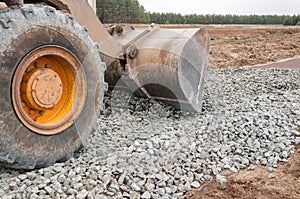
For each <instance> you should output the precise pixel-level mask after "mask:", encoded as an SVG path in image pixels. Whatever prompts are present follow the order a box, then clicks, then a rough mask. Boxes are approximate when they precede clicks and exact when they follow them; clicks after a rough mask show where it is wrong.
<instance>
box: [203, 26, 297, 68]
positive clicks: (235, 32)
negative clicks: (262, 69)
mask: <svg viewBox="0 0 300 199" xmlns="http://www.w3.org/2000/svg"><path fill="white" fill-rule="evenodd" d="M207 29H208V32H209V34H210V36H211V37H212V41H211V52H210V55H211V62H212V64H213V66H214V67H217V68H220V67H221V68H224V67H231V66H248V65H257V64H265V63H271V62H275V61H279V60H282V59H288V58H292V57H299V56H300V27H299V26H298V27H297V26H295V27H290V26H289V27H284V26H207Z"/></svg>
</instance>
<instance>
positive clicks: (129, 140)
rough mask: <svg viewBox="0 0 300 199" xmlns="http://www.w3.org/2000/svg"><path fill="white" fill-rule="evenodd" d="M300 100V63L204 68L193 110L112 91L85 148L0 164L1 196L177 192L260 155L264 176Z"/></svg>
mask: <svg viewBox="0 0 300 199" xmlns="http://www.w3.org/2000/svg"><path fill="white" fill-rule="evenodd" d="M299 99H300V71H291V70H277V69H276V70H275V69H269V70H261V69H241V68H237V69H226V70H212V71H209V74H208V80H207V83H206V87H205V95H204V101H203V111H202V113H197V114H196V113H182V112H178V111H174V110H173V109H172V108H171V107H168V106H166V105H163V104H160V103H157V102H155V101H153V100H149V99H139V98H136V97H132V98H131V100H130V101H129V102H128V96H127V94H126V93H122V92H116V93H113V94H112V93H110V94H108V95H107V96H106V105H107V108H106V110H105V111H104V112H103V114H102V116H101V118H99V119H98V123H97V125H96V126H95V130H94V133H93V136H92V137H91V139H90V141H89V142H88V144H87V146H86V148H85V149H83V150H82V151H80V152H78V153H76V154H75V156H74V157H73V158H71V159H70V160H68V161H66V162H64V163H57V164H55V165H54V166H51V167H48V168H43V169H39V170H34V171H30V172H25V171H24V172H20V171H12V170H6V169H0V198H2V197H4V198H5V197H6V198H54V197H56V198H183V196H184V194H185V193H186V192H187V191H188V190H190V189H193V188H198V187H199V186H201V184H202V182H203V181H205V180H213V179H215V180H217V181H218V182H219V183H226V178H225V177H224V176H222V175H221V174H220V172H221V171H222V170H224V169H230V170H231V171H232V172H237V171H238V170H240V169H243V168H247V169H248V170H255V165H256V164H261V165H265V166H267V167H266V175H267V172H268V171H267V169H268V168H269V170H270V168H276V167H277V164H278V163H279V162H286V161H288V160H287V158H288V157H289V155H290V154H292V153H294V152H295V149H294V146H293V145H292V144H293V143H294V142H298V143H300V139H299V137H298V138H295V136H296V135H299V132H298V131H297V130H298V129H299V126H300V103H299ZM127 102H128V103H127ZM124 104H125V105H124ZM126 104H127V106H126ZM268 177H269V178H270V179H271V178H274V177H275V176H274V175H273V174H269V176H268Z"/></svg>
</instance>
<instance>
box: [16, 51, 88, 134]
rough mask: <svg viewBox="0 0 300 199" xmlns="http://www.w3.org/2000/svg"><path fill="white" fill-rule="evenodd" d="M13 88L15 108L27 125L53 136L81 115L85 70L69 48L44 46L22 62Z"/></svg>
mask: <svg viewBox="0 0 300 199" xmlns="http://www.w3.org/2000/svg"><path fill="white" fill-rule="evenodd" d="M12 90H13V92H12V100H13V105H14V109H15V111H16V114H17V115H18V117H19V119H20V120H21V121H22V122H23V124H24V125H25V126H26V127H28V128H29V129H30V130H32V131H34V132H35V133H38V134H43V135H53V134H57V133H60V132H62V131H64V130H65V129H67V128H68V127H70V126H71V125H72V124H73V123H74V121H75V120H76V118H77V117H78V116H79V115H80V113H81V111H82V109H83V106H84V103H85V98H86V79H85V73H84V70H83V67H82V65H81V63H80V62H79V61H78V59H77V58H76V57H75V55H73V54H72V53H71V52H70V51H68V50H67V49H64V48H62V47H59V46H43V47H40V48H38V49H36V50H34V51H32V52H30V53H29V54H28V55H26V56H25V57H24V58H23V60H22V61H21V62H20V64H19V66H18V68H17V69H16V72H15V75H14V78H13V88H12Z"/></svg>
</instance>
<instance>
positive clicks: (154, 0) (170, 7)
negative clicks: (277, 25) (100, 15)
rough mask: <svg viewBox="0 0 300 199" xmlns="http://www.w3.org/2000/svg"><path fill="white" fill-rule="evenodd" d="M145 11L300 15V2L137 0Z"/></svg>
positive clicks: (276, 0) (278, 0) (281, 0)
mask: <svg viewBox="0 0 300 199" xmlns="http://www.w3.org/2000/svg"><path fill="white" fill-rule="evenodd" d="M138 1H139V2H140V4H141V5H143V6H144V8H145V9H146V11H150V12H173V13H180V14H238V15H241V14H246V15H249V14H258V15H268V14H277V15H284V14H286V15H294V14H296V15H297V14H300V0H138Z"/></svg>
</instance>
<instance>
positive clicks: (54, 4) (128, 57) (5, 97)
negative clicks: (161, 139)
mask: <svg viewBox="0 0 300 199" xmlns="http://www.w3.org/2000/svg"><path fill="white" fill-rule="evenodd" d="M95 10H96V5H95V0H89V1H87V0H76V1H75V0H24V1H23V0H5V1H3V0H2V1H1V0H0V39H1V41H0V165H2V166H4V167H9V168H16V169H34V168H38V167H45V166H48V165H51V164H54V163H55V162H57V161H61V160H64V159H68V158H70V157H72V155H73V153H74V152H75V151H76V150H77V149H78V148H79V147H80V146H81V145H82V144H84V143H85V142H86V141H87V139H88V136H89V134H90V132H91V131H92V128H93V125H94V123H95V121H96V119H97V117H98V116H99V113H100V110H101V109H102V108H103V96H104V92H105V91H106V90H107V89H108V85H109V88H110V89H116V88H121V89H126V90H128V91H130V92H137V93H139V94H140V95H143V96H146V97H149V98H153V99H156V100H160V101H164V102H166V103H168V104H171V105H173V106H174V107H175V108H178V109H182V110H188V111H198V112H199V111H201V99H202V92H203V85H204V80H205V74H206V68H207V64H208V63H207V62H208V49H209V37H208V35H207V33H206V30H205V29H204V28H198V29H161V28H159V27H157V26H155V25H151V26H149V27H148V28H145V29H134V28H133V27H131V26H128V25H113V26H109V27H105V26H104V25H103V24H102V23H101V22H100V21H99V19H98V17H97V15H96V14H95ZM106 82H107V83H108V85H107V83H106Z"/></svg>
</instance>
